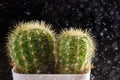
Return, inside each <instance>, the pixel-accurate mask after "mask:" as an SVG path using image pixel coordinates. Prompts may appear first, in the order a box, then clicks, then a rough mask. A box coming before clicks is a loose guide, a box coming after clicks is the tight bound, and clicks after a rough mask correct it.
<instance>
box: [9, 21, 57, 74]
mask: <svg viewBox="0 0 120 80" xmlns="http://www.w3.org/2000/svg"><path fill="white" fill-rule="evenodd" d="M16 27H17V28H16V29H15V30H14V31H13V32H12V33H10V35H9V40H8V49H9V51H10V56H11V58H12V61H13V63H14V66H15V69H16V71H18V72H20V73H31V74H32V73H52V72H54V71H53V70H54V65H55V59H54V41H55V38H54V33H53V31H51V30H50V27H49V26H48V25H45V23H44V22H41V23H39V22H29V23H21V24H19V25H17V26H16Z"/></svg>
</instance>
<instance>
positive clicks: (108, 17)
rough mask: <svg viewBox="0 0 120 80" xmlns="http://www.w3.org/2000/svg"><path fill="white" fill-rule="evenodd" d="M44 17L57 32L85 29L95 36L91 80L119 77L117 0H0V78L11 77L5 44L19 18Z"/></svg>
mask: <svg viewBox="0 0 120 80" xmlns="http://www.w3.org/2000/svg"><path fill="white" fill-rule="evenodd" d="M30 20H39V21H41V20H44V21H46V22H47V23H50V24H52V26H53V29H54V30H55V31H56V32H57V33H59V32H60V31H61V30H62V29H64V28H69V27H76V28H82V29H87V30H89V31H91V32H92V34H93V35H94V36H95V37H96V42H97V50H96V53H95V58H94V59H93V64H94V66H95V68H94V69H92V74H91V80H120V0H0V80H12V75H11V68H12V67H11V66H10V59H9V58H8V56H7V54H9V53H7V52H6V49H5V43H6V37H7V33H8V32H9V31H10V29H12V28H13V25H15V24H17V23H18V22H21V21H30Z"/></svg>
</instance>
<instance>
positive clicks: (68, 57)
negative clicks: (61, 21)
mask: <svg viewBox="0 0 120 80" xmlns="http://www.w3.org/2000/svg"><path fill="white" fill-rule="evenodd" d="M94 50H95V44H94V41H93V38H92V37H91V36H90V35H89V33H88V32H87V31H82V30H81V29H73V28H71V29H70V30H64V31H63V32H62V33H61V35H60V38H59V41H58V53H59V57H58V59H59V73H62V74H79V73H86V72H88V71H89V69H90V67H91V59H92V57H93V55H94Z"/></svg>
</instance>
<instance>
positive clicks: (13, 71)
mask: <svg viewBox="0 0 120 80" xmlns="http://www.w3.org/2000/svg"><path fill="white" fill-rule="evenodd" d="M12 73H14V74H16V75H48V76H49V75H54V76H59V75H62V76H66V75H67V76H68V75H69V76H78V75H87V74H90V73H91V69H89V71H88V72H87V73H81V74H37V73H35V74H24V73H18V72H16V71H15V67H13V68H12Z"/></svg>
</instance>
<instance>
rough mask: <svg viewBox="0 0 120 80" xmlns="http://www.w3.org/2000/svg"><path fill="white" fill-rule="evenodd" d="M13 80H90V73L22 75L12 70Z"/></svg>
mask: <svg viewBox="0 0 120 80" xmlns="http://www.w3.org/2000/svg"><path fill="white" fill-rule="evenodd" d="M12 74H13V80H90V71H89V72H88V73H86V74H20V73H16V72H15V70H14V68H13V69H12Z"/></svg>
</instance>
